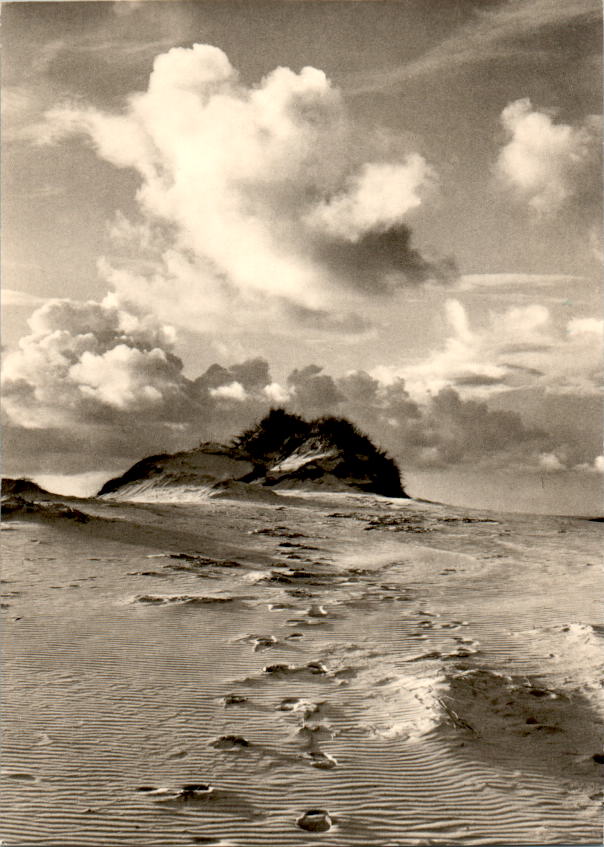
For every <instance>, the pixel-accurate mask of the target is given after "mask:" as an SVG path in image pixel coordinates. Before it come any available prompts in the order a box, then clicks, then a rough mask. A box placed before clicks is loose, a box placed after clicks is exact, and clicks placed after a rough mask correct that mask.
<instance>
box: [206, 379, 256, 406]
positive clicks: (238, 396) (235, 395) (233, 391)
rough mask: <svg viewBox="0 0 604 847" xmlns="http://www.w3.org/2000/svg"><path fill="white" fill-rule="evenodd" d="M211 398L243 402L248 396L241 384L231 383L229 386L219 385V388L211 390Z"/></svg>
mask: <svg viewBox="0 0 604 847" xmlns="http://www.w3.org/2000/svg"><path fill="white" fill-rule="evenodd" d="M210 396H211V397H215V398H217V399H220V400H238V401H239V402H243V401H244V400H247V399H248V395H247V393H246V391H245V388H244V387H243V385H241V383H240V382H229V383H228V385H219V386H218V388H211V389H210Z"/></svg>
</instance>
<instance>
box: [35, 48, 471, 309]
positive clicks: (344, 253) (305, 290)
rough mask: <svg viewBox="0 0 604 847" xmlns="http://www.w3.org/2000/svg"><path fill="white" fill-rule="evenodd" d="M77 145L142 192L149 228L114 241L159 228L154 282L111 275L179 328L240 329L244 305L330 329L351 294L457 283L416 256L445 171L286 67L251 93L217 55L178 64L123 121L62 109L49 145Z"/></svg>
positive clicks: (315, 73) (122, 226) (318, 80)
mask: <svg viewBox="0 0 604 847" xmlns="http://www.w3.org/2000/svg"><path fill="white" fill-rule="evenodd" d="M70 134H80V135H83V136H84V137H86V138H88V139H89V141H90V142H91V143H92V144H93V146H94V148H95V150H96V152H97V154H98V155H99V156H100V157H101V158H103V159H105V160H107V161H109V162H111V163H112V164H113V165H115V166H116V167H121V168H131V169H134V170H135V171H137V172H138V174H139V176H140V179H141V184H140V188H139V191H138V195H137V197H138V201H139V207H140V211H141V215H142V218H143V226H142V228H141V224H140V223H131V222H128V221H126V220H125V219H124V218H123V216H122V217H120V218H118V219H117V220H116V222H115V224H114V227H113V231H114V234H115V236H116V238H118V239H120V240H123V239H124V237H136V236H139V237H140V239H141V241H144V240H145V239H146V240H147V247H149V229H148V227H149V226H157V224H158V222H159V223H161V225H162V226H163V231H164V239H165V242H166V244H165V248H164V249H163V250H162V251H161V256H160V257H159V258H158V257H156V263H155V268H154V271H153V272H152V273H151V272H149V270H148V269H145V270H143V271H141V272H140V273H139V274H138V275H137V274H133V270H132V267H131V266H127V267H125V268H124V267H122V268H117V269H114V270H113V271H112V270H111V269H110V267H108V266H107V265H106V266H105V270H106V273H107V275H108V276H110V277H111V282H112V284H113V285H114V286H115V287H116V288H117V289H118V290H120V291H127V293H128V296H129V297H134V296H137V294H138V296H139V298H141V299H142V298H143V297H146V296H148V294H149V293H150V295H151V300H152V301H153V300H155V302H156V304H157V305H158V306H159V305H165V306H167V307H168V308H169V309H170V310H171V312H172V313H174V312H175V311H176V309H177V306H176V305H175V303H177V304H178V308H179V315H174V317H179V318H180V319H181V320H183V321H185V322H186V321H187V320H189V319H190V315H191V310H192V307H193V306H194V309H193V312H194V314H195V315H196V316H197V315H199V313H200V312H205V311H206V310H208V309H209V311H210V312H212V311H214V312H217V313H221V314H228V313H229V310H228V309H227V310H223V306H224V303H225V301H228V302H231V303H233V302H234V301H235V300H237V299H239V300H240V301H241V303H242V304H245V305H246V306H247V308H254V306H256V307H257V310H258V311H259V312H260V311H262V310H263V309H264V308H266V301H267V299H269V300H270V301H271V302H272V303H273V304H289V305H290V306H292V307H297V308H299V309H301V310H311V311H312V312H317V314H319V315H320V314H324V313H325V312H327V313H328V314H329V313H330V312H334V311H335V312H339V310H340V308H341V293H342V289H347V290H349V291H352V292H356V293H358V294H359V295H360V296H364V295H365V294H366V293H370V294H375V293H376V292H380V291H388V290H390V289H391V288H392V287H395V288H396V287H400V286H404V285H409V284H418V283H421V282H424V281H426V280H433V279H438V280H445V279H448V278H450V277H451V276H452V275H454V274H455V269H454V266H453V264H452V262H450V261H445V262H443V261H438V260H434V259H432V258H430V257H427V256H424V255H423V254H421V253H420V252H418V250H417V249H416V248H414V247H413V246H412V239H411V231H410V229H409V226H408V221H407V218H408V215H409V213H411V212H412V211H413V210H416V209H417V208H418V207H419V206H420V205H421V203H422V202H423V198H424V196H425V193H426V191H427V190H429V189H430V188H431V186H433V185H434V183H435V174H434V171H433V169H432V168H431V166H430V165H429V164H428V163H427V162H426V161H425V159H424V158H423V157H422V156H421V155H420V154H419V153H417V152H411V151H409V150H406V149H404V148H403V147H402V144H401V141H400V139H399V138H395V137H388V135H387V133H385V132H384V131H381V132H369V131H366V132H359V131H358V130H357V129H353V126H352V123H351V122H350V121H349V119H348V115H347V112H346V108H345V104H344V101H343V98H342V96H341V93H340V91H339V90H338V89H337V88H335V87H334V86H333V85H332V84H331V83H330V81H329V80H328V79H327V77H326V76H325V74H324V73H323V72H322V71H321V70H318V69H316V68H312V67H305V68H303V69H302V70H301V71H300V72H299V73H295V72H294V71H292V70H290V69H289V68H285V67H279V68H276V69H275V70H273V71H272V72H271V73H269V74H268V75H267V76H266V77H265V78H264V79H263V80H262V81H261V82H260V83H258V84H257V85H255V86H251V87H247V86H244V85H243V84H242V83H241V81H240V79H239V77H238V73H237V71H236V70H235V69H234V68H233V67H232V65H231V64H230V62H229V60H228V58H227V56H226V55H225V54H224V53H223V52H222V51H221V50H219V49H218V48H217V47H212V46H210V45H207V44H206V45H204V44H196V45H194V46H193V47H192V48H190V49H189V48H173V49H172V50H170V51H169V52H167V53H165V54H162V55H160V56H158V57H157V58H156V59H155V62H154V65H153V71H152V73H151V75H150V78H149V84H148V88H147V90H146V91H145V92H142V93H136V94H132V95H131V96H130V98H129V101H128V106H127V109H126V110H125V111H124V112H123V113H122V114H109V113H106V112H101V111H98V110H96V109H94V108H92V107H85V106H81V105H71V106H63V107H60V108H56V109H53V110H52V111H50V112H48V113H47V119H46V123H45V124H44V126H43V127H41V128H40V131H39V140H40V142H41V143H56V142H58V141H59V140H60V139H61V138H63V137H65V136H66V135H70ZM175 282H176V283H178V284H177V285H175ZM181 294H182V297H183V299H182V301H181V300H180V298H181ZM290 314H291V313H290Z"/></svg>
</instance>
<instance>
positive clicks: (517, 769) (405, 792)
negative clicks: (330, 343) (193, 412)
mask: <svg viewBox="0 0 604 847" xmlns="http://www.w3.org/2000/svg"><path fill="white" fill-rule="evenodd" d="M275 497H276V499H275V502H271V503H266V504H265V503H253V502H237V501H233V500H209V499H208V500H206V501H205V502H199V503H195V504H191V503H189V504H186V503H181V504H178V503H170V504H166V503H143V502H141V503H124V502H111V501H103V500H101V499H92V500H87V501H80V502H75V501H74V502H72V503H70V505H71V506H72V507H73V508H76V509H78V510H79V511H81V512H82V513H84V515H85V516H87V518H86V517H84V518H83V519H82V520H81V521H79V520H74V519H73V516H72V517H64V516H57V515H50V514H45V515H44V514H43V515H40V514H35V515H25V516H23V515H21V516H17V519H14V520H7V521H5V523H4V525H3V532H2V540H3V543H4V563H5V564H4V573H3V577H4V578H3V585H2V594H3V597H2V602H3V607H4V620H5V639H4V641H5V644H4V686H3V688H4V697H3V699H4V715H5V716H4V734H3V756H2V775H3V786H4V787H3V792H4V820H3V823H2V830H1V837H2V843H5V844H11V845H12V844H36V845H58V844H65V845H67V844H72V845H101V844H102V845H106V847H110V846H111V845H126V844H127V845H136V844H140V845H166V844H170V845H191V844H207V845H224V847H226V845H246V847H247V846H248V845H249V847H252V845H268V844H271V845H277V844H279V845H296V847H298V846H299V845H314V844H319V843H329V844H331V845H334V846H335V845H338V847H348V845H380V847H387V846H388V847H390V846H391V847H394V845H453V844H455V845H457V844H464V845H465V844H468V845H470V844H472V845H481V844H509V845H529V844H536V843H539V844H556V843H558V844H559V843H562V844H587V843H596V842H597V841H599V838H600V829H601V825H600V812H599V797H600V783H599V780H598V770H599V769H600V768H601V761H602V757H601V741H600V739H601V731H602V720H603V717H604V712H603V706H602V699H601V689H600V687H599V685H598V684H597V682H596V681H597V679H598V678H599V676H600V672H601V669H602V651H601V635H602V627H599V626H598V625H597V623H596V622H597V620H598V610H597V606H598V604H599V599H600V589H601V582H600V580H599V575H598V570H599V569H598V562H599V555H600V554H599V548H600V544H601V532H602V530H601V524H599V523H597V522H591V521H588V520H582V519H579V518H557V517H545V516H530V515H511V514H507V515H503V514H498V513H495V512H487V511H482V512H481V511H471V510H464V509H459V508H453V507H447V506H440V505H434V504H427V503H417V502H412V501H406V500H394V499H387V498H383V497H377V496H373V495H354V494H324V495H323V494H321V495H314V494H313V495H309V494H295V495H294V494H290V495H288V494H283V493H281V494H279V495H278V496H275ZM24 517H25V519H24ZM594 756H595V758H594Z"/></svg>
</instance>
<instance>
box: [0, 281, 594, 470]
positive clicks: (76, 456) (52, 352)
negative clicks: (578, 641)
mask: <svg viewBox="0 0 604 847" xmlns="http://www.w3.org/2000/svg"><path fill="white" fill-rule="evenodd" d="M448 318H449V323H450V327H451V331H452V335H451V337H450V338H449V340H448V341H447V343H446V345H445V347H444V348H443V349H442V350H440V351H436V352H435V353H433V354H431V355H430V356H428V357H427V358H426V360H425V361H424V362H423V363H420V364H416V365H410V366H408V367H407V369H406V370H403V371H401V372H400V373H396V372H393V371H391V370H389V371H387V370H386V369H383V370H382V372H381V373H374V374H369V373H366V372H364V371H354V372H351V373H348V374H344V375H341V376H333V375H330V374H329V373H325V372H324V371H323V369H322V368H321V367H320V366H318V365H316V364H311V365H308V366H306V367H304V368H299V369H295V370H293V371H292V372H291V373H290V374H289V376H288V377H287V379H286V380H285V382H284V383H283V384H280V383H278V382H275V381H274V380H273V378H272V376H271V373H270V369H269V365H268V362H267V361H266V360H264V359H262V358H252V359H247V360H245V361H243V362H240V363H235V364H231V365H230V366H228V367H227V366H223V365H219V364H214V365H212V366H211V367H210V368H208V369H207V370H206V371H205V373H203V374H201V375H200V376H199V377H197V378H196V379H190V378H188V377H186V376H185V375H184V373H183V365H182V362H181V360H180V359H179V358H178V357H177V356H176V355H175V354H174V333H173V330H172V329H171V327H169V326H166V325H165V324H162V323H160V322H159V321H158V320H157V319H156V318H154V317H153V316H150V315H149V314H146V313H141V312H140V311H137V309H136V306H134V305H132V304H129V305H124V304H123V303H120V302H119V301H118V299H117V298H116V297H115V295H108V296H107V297H106V298H105V299H104V300H103V301H102V302H94V301H91V302H87V303H84V302H73V301H68V300H54V301H49V302H48V303H46V304H45V305H44V306H42V307H40V308H39V309H38V310H37V311H36V312H34V314H33V315H32V317H31V318H30V328H31V333H30V335H28V336H26V337H25V338H23V339H22V340H21V342H20V346H19V349H18V350H17V351H15V352H14V353H11V354H9V355H7V356H6V359H5V366H4V376H3V395H4V408H5V415H6V418H7V427H6V435H5V439H6V447H7V453H8V454H13V455H18V456H19V458H20V461H22V463H25V464H27V461H28V460H29V461H31V462H32V467H33V464H34V463H36V465H37V466H36V467H35V468H34V470H35V471H36V472H40V471H42V472H46V473H57V472H59V470H61V471H65V472H71V473H76V472H78V471H84V470H90V468H91V467H95V468H96V469H98V468H99V467H102V466H104V465H106V466H107V467H108V469H110V470H111V469H113V468H115V467H116V465H117V466H120V467H121V466H123V465H124V464H127V463H128V462H130V461H133V460H134V459H137V458H140V457H141V456H142V455H144V454H149V453H158V452H164V451H173V450H177V449H185V448H189V447H191V446H192V445H194V444H195V443H197V442H199V441H200V440H205V439H219V440H224V439H225V438H228V437H230V436H233V435H235V434H236V433H237V432H239V431H240V430H241V429H242V428H244V427H246V426H249V425H250V424H251V423H252V422H253V421H254V420H256V419H258V418H259V417H261V416H262V415H263V414H265V413H266V412H267V411H268V409H269V408H271V407H275V406H284V407H286V408H288V409H290V410H291V411H295V412H298V413H300V414H303V415H305V416H307V417H314V416H318V415H323V414H335V415H344V416H346V417H349V418H350V419H352V420H353V421H354V422H355V423H357V424H358V425H359V426H360V427H361V428H363V429H364V430H365V431H366V432H367V433H368V434H369V435H370V436H371V437H372V438H374V439H375V440H376V441H377V442H379V443H380V444H381V445H382V446H383V447H385V448H386V449H388V450H389V451H390V452H391V453H392V454H393V455H394V456H396V458H397V459H399V461H400V462H401V465H402V467H403V468H405V467H444V466H447V465H457V464H464V463H471V464H472V465H473V466H475V465H476V464H481V465H483V466H500V465H504V466H506V467H509V466H510V465H515V464H516V465H519V464H520V465H522V466H529V467H530V466H531V464H532V465H533V466H534V467H535V468H538V467H541V468H542V469H545V470H548V471H552V470H560V469H563V468H564V467H567V466H569V463H570V466H574V465H576V464H578V463H580V462H583V463H587V464H586V465H585V468H586V469H589V470H593V469H597V464H596V465H594V464H593V457H590V456H585V453H584V451H583V453H581V451H579V452H578V453H577V455H576V456H575V455H571V453H569V452H568V450H567V448H564V449H562V447H561V446H560V445H557V444H556V443H554V441H553V439H552V438H551V437H550V436H549V435H548V434H547V433H546V432H544V431H543V430H541V429H538V428H535V427H531V426H527V425H525V423H523V421H522V418H521V417H520V415H519V414H517V413H514V412H509V411H502V410H496V409H491V408H489V407H488V405H487V402H486V399H487V398H488V396H489V394H490V393H491V392H492V391H494V390H499V391H501V390H502V388H505V387H506V386H507V387H508V388H509V387H510V386H512V385H515V386H518V385H519V384H520V385H526V384H529V383H530V384H533V385H535V384H536V385H539V384H542V385H544V386H546V387H548V388H551V389H552V390H556V391H565V390H567V388H568V381H569V380H574V382H573V391H576V390H577V385H576V384H575V383H576V381H577V379H578V375H577V371H576V363H577V361H578V359H579V357H580V356H581V355H589V356H592V348H593V346H594V340H596V339H597V338H599V334H600V333H601V327H600V325H599V322H598V321H596V320H595V319H592V318H584V319H575V320H573V321H571V322H570V323H569V325H568V326H567V328H566V330H565V335H564V338H563V339H562V341H561V340H560V339H558V340H557V342H556V343H554V341H555V338H554V330H553V329H552V326H551V322H550V320H549V314H548V312H547V310H544V309H543V307H539V306H533V307H528V308H525V309H515V310H509V311H508V312H506V313H503V314H499V315H493V316H492V320H491V325H490V326H489V327H488V328H486V329H484V330H482V331H476V330H473V329H472V327H471V325H470V322H469V319H468V316H467V314H466V312H465V310H464V308H463V307H462V306H461V304H460V303H459V302H457V301H450V302H449V305H448ZM588 342H589V343H588ZM582 351H583V352H582ZM569 362H570V364H568V363H569ZM537 364H540V366H541V370H540V369H539V368H537V367H536V365H537ZM546 366H547V371H546V370H545V368H546ZM378 370H379V369H378ZM584 379H585V380H586V379H587V378H584ZM582 387H583V388H584V389H585V390H586V391H587V390H589V391H592V392H593V391H595V390H596V389H595V385H592V384H591V383H588V381H586V382H585V384H582ZM565 450H566V453H565V452H564V451H565ZM571 452H572V451H571ZM40 453H42V454H43V455H44V459H43V467H42V468H40V467H39V462H40ZM28 457H29V459H28ZM24 472H27V470H25V471H24Z"/></svg>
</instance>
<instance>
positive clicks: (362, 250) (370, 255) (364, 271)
mask: <svg viewBox="0 0 604 847" xmlns="http://www.w3.org/2000/svg"><path fill="white" fill-rule="evenodd" d="M411 240H412V234H411V230H410V229H409V227H407V226H406V225H404V224H401V225H400V226H397V227H392V228H391V229H388V230H386V231H383V232H368V233H366V234H365V235H363V236H362V237H361V238H359V239H358V240H357V241H354V242H351V241H349V240H344V239H336V238H333V237H332V238H329V239H327V238H325V239H324V240H322V241H320V242H319V244H318V245H317V247H316V249H315V253H316V256H317V258H318V259H319V260H320V261H321V262H322V263H323V264H325V266H326V267H327V268H328V269H329V271H331V272H332V273H333V274H335V275H336V277H337V278H338V279H340V280H341V281H343V282H345V283H346V284H347V285H352V286H353V287H355V288H357V289H358V290H359V291H362V292H366V293H371V292H377V293H383V294H386V293H389V292H392V291H393V290H394V289H396V288H398V287H403V286H405V285H420V284H421V283H423V282H427V281H429V280H430V281H436V282H441V283H447V282H451V281H452V280H453V279H456V278H457V276H458V270H457V266H456V264H455V261H454V260H453V259H440V260H430V259H428V258H426V256H424V255H423V254H422V253H421V252H420V251H419V250H417V249H416V248H414V247H413V246H412V244H411Z"/></svg>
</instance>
